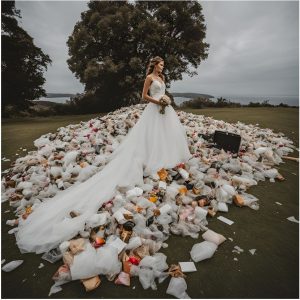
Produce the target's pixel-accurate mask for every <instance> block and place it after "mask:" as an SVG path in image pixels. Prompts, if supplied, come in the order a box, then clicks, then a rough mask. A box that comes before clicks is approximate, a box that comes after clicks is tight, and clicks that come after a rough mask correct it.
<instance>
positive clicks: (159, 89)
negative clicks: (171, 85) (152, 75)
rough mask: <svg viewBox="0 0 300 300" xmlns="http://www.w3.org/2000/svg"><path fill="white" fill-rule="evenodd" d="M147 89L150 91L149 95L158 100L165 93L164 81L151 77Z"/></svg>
mask: <svg viewBox="0 0 300 300" xmlns="http://www.w3.org/2000/svg"><path fill="white" fill-rule="evenodd" d="M149 91H150V96H151V97H153V98H154V99H156V100H158V99H159V98H160V97H161V96H163V95H164V94H165V91H166V85H165V83H164V82H161V81H159V80H157V79H153V81H152V83H151V85H150V88H149Z"/></svg>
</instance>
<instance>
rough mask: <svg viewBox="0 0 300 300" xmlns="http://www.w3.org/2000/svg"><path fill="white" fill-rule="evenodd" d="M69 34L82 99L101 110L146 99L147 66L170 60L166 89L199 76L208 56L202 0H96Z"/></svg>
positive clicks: (73, 64) (70, 63)
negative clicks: (185, 78)
mask: <svg viewBox="0 0 300 300" xmlns="http://www.w3.org/2000/svg"><path fill="white" fill-rule="evenodd" d="M88 8H89V9H88V10H87V11H85V12H83V13H81V20H80V21H78V22H77V23H76V25H75V27H74V30H73V33H72V35H71V36H70V37H69V38H68V41H67V45H68V47H69V56H70V58H69V59H68V60H67V63H68V66H69V68H70V70H71V71H72V72H74V74H75V76H76V78H78V79H79V80H80V82H82V83H83V84H84V85H85V94H84V95H82V97H81V99H80V100H79V99H77V101H78V103H81V104H82V106H83V108H86V105H87V103H88V102H89V103H90V104H91V103H93V104H92V105H91V106H92V107H93V106H94V105H95V106H96V107H95V106H94V109H97V110H99V111H103V110H110V109H114V108H117V107H120V106H122V105H131V104H136V103H139V102H140V101H141V91H142V87H143V82H144V80H145V75H146V65H147V63H148V61H149V59H150V58H151V57H154V56H156V55H159V56H161V57H162V58H163V59H164V61H165V69H164V74H165V76H166V87H167V88H168V87H170V83H171V81H174V80H181V79H182V74H183V73H187V74H188V75H189V76H193V75H195V74H197V72H196V71H195V70H194V71H193V70H190V66H193V67H194V68H196V67H197V66H198V65H199V64H200V62H201V61H202V60H204V59H206V58H207V56H208V53H206V50H208V48H209V44H207V43H205V42H204V41H203V39H204V38H205V35H206V34H205V31H206V26H205V25H204V17H203V15H202V7H201V5H200V4H199V3H198V2H196V1H180V2H176V1H136V2H134V3H129V2H127V1H90V2H89V3H88Z"/></svg>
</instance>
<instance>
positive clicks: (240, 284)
mask: <svg viewBox="0 0 300 300" xmlns="http://www.w3.org/2000/svg"><path fill="white" fill-rule="evenodd" d="M185 111H187V112H192V113H195V114H203V115H205V116H211V117H213V118H215V119H220V120H224V121H227V122H237V121H241V122H244V123H247V124H249V123H252V124H259V126H261V127H263V128H272V129H274V131H276V132H283V133H284V134H285V135H286V136H287V137H289V138H291V139H292V140H293V141H294V144H295V145H296V146H297V147H298V145H299V140H298V135H299V126H298V124H299V110H298V109H293V108H234V109H199V110H185ZM97 116H99V114H93V115H82V116H64V117H61V116H56V117H51V118H37V119H31V120H30V119H27V120H21V119H19V120H9V121H6V120H4V121H3V122H2V155H1V157H3V156H5V157H7V158H10V159H11V162H12V161H13V160H15V159H16V157H18V156H16V155H15V153H19V154H20V156H24V155H25V154H26V153H27V151H29V150H34V149H35V147H34V146H33V141H34V140H35V139H36V138H38V137H40V136H41V135H42V134H45V133H48V132H55V131H56V129H57V128H58V127H61V126H66V125H68V124H76V123H79V122H80V121H87V120H89V119H92V118H95V117H97ZM20 147H24V148H26V149H27V150H26V151H24V152H23V151H22V150H20V149H19V148H20ZM291 155H293V156H297V157H298V155H299V153H298V151H295V152H294V153H292V154H291ZM11 162H4V163H2V170H4V169H6V168H8V167H9V165H10V163H11ZM276 168H278V170H279V172H280V173H281V174H282V175H283V176H284V177H285V178H286V180H285V181H283V182H278V181H276V182H275V183H271V182H269V181H268V180H266V181H265V182H259V183H258V185H257V186H254V187H251V188H250V189H249V190H248V191H247V192H249V193H250V194H253V195H254V196H256V197H257V198H258V199H259V205H260V208H259V210H258V211H255V210H252V209H250V208H248V207H243V208H239V207H236V206H234V205H230V206H229V212H228V213H218V214H217V215H223V216H224V217H226V218H228V219H230V220H232V221H234V223H233V224H232V225H231V226H229V225H227V224H225V223H223V222H221V221H219V220H218V219H217V218H216V217H214V218H210V219H209V220H208V222H209V223H208V227H209V228H210V229H211V230H214V231H216V232H218V233H220V234H222V235H224V236H225V237H226V238H227V240H226V241H225V242H224V243H223V244H222V245H220V246H219V247H218V249H217V251H216V252H215V254H214V256H213V257H212V258H211V259H208V260H204V261H201V262H199V263H196V267H197V272H193V273H187V274H186V275H187V278H186V282H187V293H188V295H189V296H190V297H191V298H299V224H297V223H293V222H290V221H288V220H287V218H288V217H290V216H294V217H295V218H296V219H297V220H299V164H298V163H296V162H294V161H284V163H283V164H280V165H279V166H277V167H276ZM58 209H59V207H58ZM8 210H10V211H9V212H8ZM12 218H14V214H13V209H12V208H10V207H9V205H8V203H7V202H5V203H3V204H2V255H1V256H2V259H6V261H7V262H9V261H11V260H16V259H23V260H24V263H23V264H22V265H21V266H20V267H19V268H18V269H17V270H15V271H12V272H10V273H4V272H2V282H1V286H2V297H3V298H46V297H47V296H48V293H49V290H50V287H51V286H52V284H53V283H54V282H53V280H52V276H53V274H54V273H55V271H56V270H57V269H58V267H59V266H60V265H62V261H59V262H57V263H55V264H51V263H48V262H46V261H44V260H42V259H41V255H36V254H31V253H29V254H21V253H20V252H19V250H18V247H17V246H16V244H15V238H14V236H13V235H9V234H8V233H7V231H9V230H10V229H11V227H10V226H7V225H6V224H5V223H6V220H7V219H12ZM202 241H203V239H202V237H201V233H200V235H199V238H198V239H192V238H190V237H177V236H173V235H172V236H170V238H169V239H168V240H167V241H166V243H167V244H168V247H167V248H165V249H161V250H160V251H159V252H162V253H164V254H166V255H167V263H168V265H170V264H174V263H175V264H178V262H180V261H190V259H191V258H190V250H191V248H192V247H193V245H194V244H196V243H200V242H202ZM234 246H239V247H240V248H242V249H243V250H244V252H242V253H240V254H238V253H234V252H232V251H233V250H234ZM250 249H256V252H255V254H254V255H252V254H251V253H250V252H249V250H250ZM41 262H42V263H43V264H44V265H45V267H43V268H41V269H39V268H38V266H39V265H40V263H41ZM101 280H102V282H101V285H100V286H99V287H98V288H97V289H96V290H94V291H92V292H89V293H86V292H85V290H84V288H83V286H82V284H81V283H80V281H79V280H76V281H73V282H70V283H67V284H65V285H63V286H62V287H63V291H61V292H59V293H57V294H54V295H53V296H51V298H94V299H95V298H120V297H121V298H173V299H174V297H172V296H170V295H168V294H166V290H167V287H168V284H169V278H168V279H166V280H165V281H164V282H163V283H161V284H158V286H157V290H156V291H155V290H154V291H153V290H151V289H148V290H144V289H143V288H142V286H141V284H140V282H139V280H138V278H137V277H133V278H132V279H131V286H130V287H124V286H118V285H115V284H114V283H113V282H108V280H107V279H106V278H105V276H103V275H101Z"/></svg>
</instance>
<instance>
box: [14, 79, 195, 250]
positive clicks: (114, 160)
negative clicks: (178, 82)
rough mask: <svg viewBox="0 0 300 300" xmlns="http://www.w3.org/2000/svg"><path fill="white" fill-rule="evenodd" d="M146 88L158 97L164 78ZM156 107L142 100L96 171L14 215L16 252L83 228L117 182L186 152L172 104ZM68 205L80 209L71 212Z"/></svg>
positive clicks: (135, 180) (51, 243)
mask: <svg viewBox="0 0 300 300" xmlns="http://www.w3.org/2000/svg"><path fill="white" fill-rule="evenodd" d="M149 91H150V95H151V97H153V98H154V99H157V100H158V99H159V98H160V97H161V96H162V95H164V93H165V84H164V83H163V82H160V81H158V80H154V81H152V84H151V86H150V89H149ZM159 109H160V106H158V105H156V104H154V103H152V102H149V103H148V104H147V106H146V107H145V109H144V111H143V113H142V115H141V116H140V118H139V120H138V121H137V123H136V124H135V125H134V127H133V128H131V129H130V130H129V132H128V134H127V136H126V137H125V138H124V140H123V141H122V142H121V144H120V145H119V146H118V147H117V149H115V151H114V152H113V153H112V154H111V155H110V156H109V157H108V163H107V165H106V166H105V167H104V168H103V169H102V170H101V171H99V172H98V173H96V174H94V175H93V176H92V177H90V178H89V179H88V180H86V181H84V182H82V183H79V182H76V183H75V184H73V185H72V186H71V187H69V188H67V189H66V190H63V191H58V192H57V194H56V195H55V196H54V197H53V198H47V199H44V201H43V202H42V203H41V204H40V205H39V206H38V207H37V208H36V209H35V210H34V211H33V212H32V213H31V214H30V215H29V216H28V218H27V219H26V220H21V221H20V223H19V230H18V232H17V233H16V241H17V245H18V247H19V249H20V251H21V252H22V253H24V252H36V253H43V252H46V251H49V250H51V249H53V248H56V247H57V246H58V245H59V244H60V243H61V242H63V241H66V240H69V239H71V238H72V237H74V236H75V235H76V234H77V233H78V232H79V231H81V230H83V229H84V225H85V222H86V220H87V219H88V218H89V217H91V216H92V215H93V214H95V213H97V211H98V209H99V208H100V207H101V206H102V204H103V203H104V202H106V201H108V200H110V199H111V198H113V197H114V195H115V193H116V187H117V186H132V187H134V186H136V185H137V186H139V185H140V186H141V185H143V183H144V182H143V176H148V175H150V174H152V173H154V172H157V171H158V170H160V169H161V168H173V167H175V166H176V164H178V163H180V162H187V161H188V160H189V159H190V158H192V154H191V153H190V151H189V148H188V141H187V136H186V132H185V129H184V127H183V126H182V124H181V123H180V120H179V118H178V116H177V114H176V112H175V110H174V109H173V107H172V106H167V107H166V109H165V114H160V113H159ZM72 210H75V211H77V212H79V213H80V215H79V216H77V217H75V218H71V217H70V215H69V213H70V212H71V211H72Z"/></svg>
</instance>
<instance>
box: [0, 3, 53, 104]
mask: <svg viewBox="0 0 300 300" xmlns="http://www.w3.org/2000/svg"><path fill="white" fill-rule="evenodd" d="M1 9H2V11H1V25H2V29H1V42H2V48H1V50H2V61H1V67H2V69H1V75H2V109H3V108H5V107H6V106H8V105H13V106H15V107H17V108H19V109H27V108H28V107H29V106H30V105H31V102H30V101H29V100H34V99H37V98H39V97H40V96H46V92H45V90H44V89H43V87H42V86H43V84H44V83H45V78H44V77H43V72H44V69H47V64H48V63H51V59H50V57H49V56H48V55H46V54H44V53H43V51H42V50H41V49H40V48H38V47H36V46H35V45H34V43H33V38H32V37H31V36H30V35H29V34H28V33H27V32H26V31H25V30H24V29H22V28H21V27H20V26H19V25H18V21H17V19H16V17H18V18H21V15H20V10H17V9H16V7H15V1H1Z"/></svg>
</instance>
